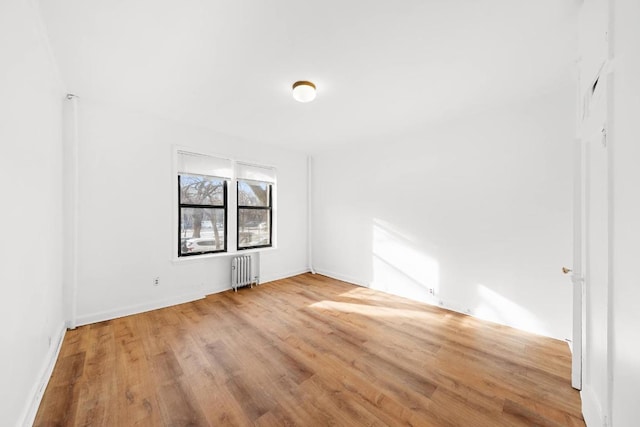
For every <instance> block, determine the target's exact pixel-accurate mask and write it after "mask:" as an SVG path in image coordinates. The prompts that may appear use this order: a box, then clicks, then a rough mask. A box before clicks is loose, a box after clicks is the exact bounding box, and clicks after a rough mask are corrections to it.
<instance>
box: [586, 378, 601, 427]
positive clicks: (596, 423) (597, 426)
mask: <svg viewBox="0 0 640 427" xmlns="http://www.w3.org/2000/svg"><path fill="white" fill-rule="evenodd" d="M580 398H581V399H582V416H583V417H584V422H585V424H586V425H587V427H601V426H606V424H605V421H606V420H605V419H604V418H603V416H602V406H601V404H600V402H599V401H598V397H597V396H596V393H595V392H594V390H593V389H592V388H591V387H590V386H588V385H584V384H583V388H582V391H581V392H580Z"/></svg>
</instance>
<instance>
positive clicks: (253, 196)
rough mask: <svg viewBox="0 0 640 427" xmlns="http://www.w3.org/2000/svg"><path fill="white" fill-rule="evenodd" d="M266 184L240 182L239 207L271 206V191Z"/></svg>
mask: <svg viewBox="0 0 640 427" xmlns="http://www.w3.org/2000/svg"><path fill="white" fill-rule="evenodd" d="M270 189H271V186H270V185H269V184H268V183H266V182H257V181H238V206H264V207H268V206H269V190H270Z"/></svg>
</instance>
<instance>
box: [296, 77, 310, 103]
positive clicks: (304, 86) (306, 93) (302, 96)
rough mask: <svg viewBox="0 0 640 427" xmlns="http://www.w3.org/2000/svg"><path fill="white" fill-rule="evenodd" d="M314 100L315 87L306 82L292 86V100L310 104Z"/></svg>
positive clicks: (301, 81) (302, 81)
mask: <svg viewBox="0 0 640 427" xmlns="http://www.w3.org/2000/svg"><path fill="white" fill-rule="evenodd" d="M315 98H316V85H314V84H313V83H311V82H308V81H306V80H300V81H298V82H295V83H294V84H293V99H295V100H296V101H298V102H311V101H313V100H314V99H315Z"/></svg>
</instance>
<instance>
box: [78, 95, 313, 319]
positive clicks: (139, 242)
mask: <svg viewBox="0 0 640 427" xmlns="http://www.w3.org/2000/svg"><path fill="white" fill-rule="evenodd" d="M79 95H80V99H79V101H78V111H79V120H78V123H79V139H80V143H79V165H80V166H79V171H78V173H79V183H80V188H79V203H80V206H79V222H78V224H79V242H78V245H79V247H78V248H79V260H78V262H79V270H78V305H77V310H78V323H79V324H83V323H89V322H93V321H97V320H103V319H108V318H112V317H114V316H119V315H123V314H128V313H134V312H139V311H142V310H146V309H150V308H157V307H161V306H165V305H170V304H174V303H177V302H181V301H187V300H191V299H194V298H198V297H200V296H202V295H204V294H205V293H212V292H217V291H221V290H224V289H228V288H229V287H230V277H231V276H230V258H229V257H219V258H209V259H193V258H190V259H188V260H180V261H174V260H173V257H174V250H175V246H174V233H177V231H176V230H175V227H174V222H175V220H174V209H175V206H173V203H174V193H175V191H177V190H176V185H177V184H176V183H177V177H176V176H174V174H173V172H172V168H173V163H172V162H173V160H172V153H173V147H174V146H182V147H190V148H193V149H196V150H198V149H200V150H205V151H207V152H213V153H218V154H221V155H226V156H231V157H233V158H236V159H240V160H249V161H253V162H258V163H261V164H266V165H273V166H275V167H276V168H277V175H278V178H277V179H278V182H277V194H278V196H277V213H276V215H277V222H278V235H277V243H278V248H277V249H275V250H271V251H266V252H264V253H262V255H261V281H262V282H265V281H269V280H273V279H276V278H281V277H286V276H290V275H294V274H297V273H301V272H304V271H307V269H308V265H307V256H306V245H307V240H306V224H307V207H306V206H307V202H306V200H307V199H306V194H307V192H306V185H307V184H306V176H307V169H306V156H305V155H303V154H301V153H296V152H291V151H285V150H282V149H276V148H273V147H270V146H266V145H261V144H257V143H247V142H244V141H240V140H237V139H233V138H230V137H228V136H224V135H221V134H217V133H215V132H212V131H210V130H206V129H202V128H196V127H193V126H186V125H181V124H178V123H174V122H171V121H167V120H162V119H160V118H156V117H152V116H149V115H145V114H139V113H134V112H128V111H127V110H126V109H124V108H121V107H119V106H107V105H101V104H99V103H96V102H92V101H91V100H87V99H83V98H82V94H79ZM229 214H230V215H232V214H233V212H230V213H229ZM154 277H160V285H159V286H157V287H154V286H153V284H152V279H153V278H154Z"/></svg>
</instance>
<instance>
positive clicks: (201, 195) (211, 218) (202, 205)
mask: <svg viewBox="0 0 640 427" xmlns="http://www.w3.org/2000/svg"><path fill="white" fill-rule="evenodd" d="M231 170H232V169H231V161H230V160H226V159H220V158H216V157H211V156H206V155H201V154H196V153H188V152H184V151H178V256H181V257H182V256H191V255H202V254H208V253H216V252H226V251H227V179H229V178H230V176H231Z"/></svg>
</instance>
